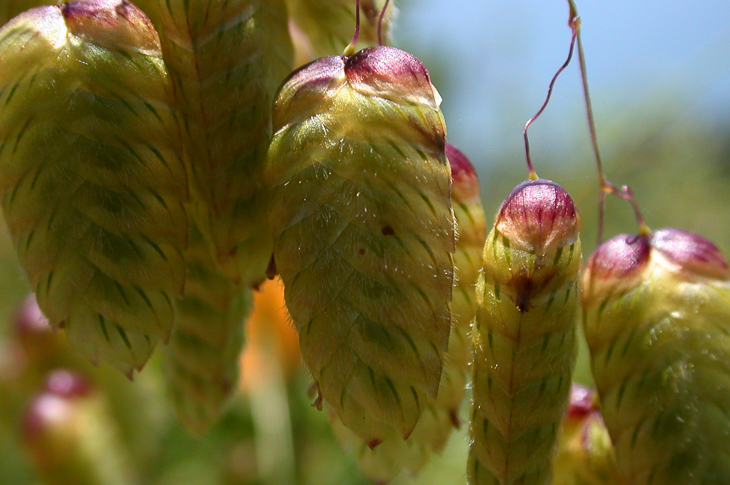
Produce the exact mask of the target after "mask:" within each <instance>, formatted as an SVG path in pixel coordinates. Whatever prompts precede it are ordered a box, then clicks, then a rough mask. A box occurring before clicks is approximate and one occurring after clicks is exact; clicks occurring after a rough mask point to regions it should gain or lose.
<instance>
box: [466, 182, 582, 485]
mask: <svg viewBox="0 0 730 485" xmlns="http://www.w3.org/2000/svg"><path fill="white" fill-rule="evenodd" d="M579 226H580V223H579V217H578V212H577V210H576V209H575V206H574V205H573V201H572V199H571V198H570V196H569V195H568V193H567V192H565V190H563V189H562V188H561V187H560V186H559V185H557V184H554V183H552V182H549V181H547V180H541V179H538V180H531V181H528V182H524V183H523V184H521V185H519V186H517V188H515V189H514V190H513V191H512V193H511V194H510V196H509V197H508V198H507V200H506V201H505V202H504V203H503V204H502V208H501V209H500V211H499V213H498V215H497V218H496V221H495V223H494V228H493V229H492V232H491V233H490V234H489V235H488V236H487V243H486V245H485V247H484V255H483V258H484V267H483V269H482V274H481V276H480V277H479V283H478V285H477V313H476V319H475V323H474V329H473V342H474V364H473V384H472V388H473V409H472V420H471V438H472V442H471V448H470V453H469V465H468V476H469V483H471V484H473V485H481V484H493V483H494V484H501V485H508V484H518V483H520V484H546V483H549V481H550V459H551V457H552V455H553V452H554V449H555V443H556V437H557V432H558V429H559V427H560V423H561V422H562V417H563V412H564V411H565V408H566V406H567V404H568V394H569V391H570V378H571V373H572V370H573V364H574V362H575V351H576V339H575V330H576V324H577V319H576V318H577V315H578V313H577V310H578V271H579V269H580V261H581V252H580V239H579V235H578V230H579Z"/></svg>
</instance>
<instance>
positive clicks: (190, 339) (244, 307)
mask: <svg viewBox="0 0 730 485" xmlns="http://www.w3.org/2000/svg"><path fill="white" fill-rule="evenodd" d="M185 260H186V262H187V268H188V277H187V281H186V283H185V296H184V297H183V299H182V300H180V301H178V304H177V308H178V321H177V325H176V327H175V331H174V332H173V334H172V337H171V338H170V343H169V344H168V346H167V347H166V348H165V365H166V370H167V376H168V379H169V385H170V388H171V392H172V397H173V402H174V404H175V407H176V410H177V414H178V416H179V417H180V420H181V421H182V422H183V423H185V425H186V426H187V427H188V428H189V429H190V430H191V431H193V432H194V433H195V434H197V435H202V434H203V433H205V431H207V430H208V428H209V427H210V426H211V425H213V424H214V423H215V422H216V420H217V419H218V418H219V417H220V415H221V413H222V411H223V408H224V406H225V404H226V403H227V402H228V399H229V398H230V397H231V396H232V394H233V392H234V390H235V389H236V384H237V382H238V369H239V354H240V352H241V348H242V347H243V341H244V326H243V321H244V319H245V318H246V316H247V315H248V313H249V311H250V310H251V303H252V302H251V292H252V290H251V289H250V288H241V287H239V286H237V285H235V284H234V283H233V282H231V281H230V280H229V279H228V278H226V277H225V276H224V275H223V274H222V273H221V271H220V270H219V269H218V267H217V265H216V264H215V262H214V261H213V260H212V257H211V255H210V252H209V250H208V247H207V245H206V243H205V241H204V240H203V236H202V235H201V234H200V232H199V231H198V229H197V227H195V225H194V224H191V230H190V245H189V248H188V250H187V251H186V252H185Z"/></svg>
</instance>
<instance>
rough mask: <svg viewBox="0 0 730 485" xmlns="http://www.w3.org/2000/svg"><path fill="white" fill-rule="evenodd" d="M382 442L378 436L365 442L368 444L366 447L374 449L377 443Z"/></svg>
mask: <svg viewBox="0 0 730 485" xmlns="http://www.w3.org/2000/svg"><path fill="white" fill-rule="evenodd" d="M404 439H405V438H404ZM382 442H383V440H381V439H380V438H374V439H372V440H370V441H367V442H366V443H365V444H367V445H368V448H370V449H371V450H374V449H375V447H376V446H378V445H379V444H381V443H382Z"/></svg>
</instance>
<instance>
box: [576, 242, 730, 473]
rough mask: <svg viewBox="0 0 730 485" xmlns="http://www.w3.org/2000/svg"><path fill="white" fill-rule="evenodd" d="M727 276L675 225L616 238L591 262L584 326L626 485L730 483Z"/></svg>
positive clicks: (719, 260) (719, 259)
mask: <svg viewBox="0 0 730 485" xmlns="http://www.w3.org/2000/svg"><path fill="white" fill-rule="evenodd" d="M728 276H729V274H728V264H727V261H726V259H725V257H724V256H723V255H722V253H721V252H720V251H719V250H718V249H717V248H716V247H715V246H714V245H713V244H712V243H711V242H709V241H707V240H706V239H704V238H702V237H700V236H698V235H696V234H692V233H688V232H686V231H681V230H678V229H663V230H660V231H657V232H655V233H654V234H653V235H642V236H634V235H626V234H624V235H620V236H616V237H614V238H612V239H610V240H609V241H606V242H605V243H604V244H602V245H601V246H600V247H599V248H598V249H597V250H596V251H595V252H594V254H593V255H592V256H591V258H590V260H589V261H588V263H587V265H586V270H585V273H584V276H583V286H584V294H583V298H582V301H583V311H584V318H583V324H584V328H585V334H586V339H587V340H588V345H589V347H590V350H591V361H592V368H593V375H594V378H595V380H596V385H597V387H598V392H599V395H600V397H601V408H602V411H603V417H604V420H605V422H606V426H607V428H608V431H609V432H610V434H611V438H612V440H613V443H614V446H615V448H616V458H617V462H618V465H619V468H620V470H621V472H622V474H623V477H624V481H623V482H622V483H627V484H631V485H639V484H641V485H645V484H654V485H665V484H677V485H679V484H683V485H693V484H710V483H713V484H715V483H717V484H719V483H728V482H730V419H728V416H729V415H730V414H729V412H730V407H729V405H728V403H730V379H728V376H730V285H729V284H728Z"/></svg>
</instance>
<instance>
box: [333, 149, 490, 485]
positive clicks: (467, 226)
mask: <svg viewBox="0 0 730 485" xmlns="http://www.w3.org/2000/svg"><path fill="white" fill-rule="evenodd" d="M445 151H446V155H447V158H448V160H449V164H450V166H451V174H452V185H451V202H452V206H453V209H454V216H455V217H454V219H455V221H456V227H457V233H458V236H457V239H456V248H455V252H454V292H453V300H452V303H451V314H452V322H451V335H450V336H449V350H448V352H447V354H446V357H445V359H444V360H445V362H444V371H443V374H442V377H441V385H440V387H439V394H438V396H437V397H436V399H433V398H431V397H430V396H427V397H426V399H427V401H426V405H425V410H424V412H423V415H422V416H421V418H420V420H419V421H418V424H417V425H416V428H415V429H414V430H413V433H411V435H410V436H409V437H408V439H407V440H403V439H402V438H401V437H400V436H399V435H398V433H397V432H396V431H395V429H392V430H391V432H390V433H389V435H388V436H386V437H385V438H384V440H383V443H381V444H379V445H378V446H377V447H375V448H372V449H371V448H370V447H369V446H367V444H366V443H364V442H363V441H362V439H361V438H360V437H358V436H357V435H356V434H355V433H353V432H352V431H350V430H349V429H347V428H346V427H345V426H344V425H343V424H342V421H341V420H340V419H339V417H337V415H335V414H334V413H329V417H330V421H331V422H332V426H333V428H334V431H335V434H336V435H337V437H338V439H339V440H340V442H342V444H343V446H345V447H346V448H352V449H353V450H354V457H355V460H356V461H357V464H358V466H359V467H360V469H361V470H362V471H363V472H364V473H365V474H366V475H367V476H368V477H370V478H371V479H374V480H376V481H381V482H387V481H390V480H392V479H393V478H394V477H395V476H396V475H397V474H398V473H400V472H401V471H402V470H407V471H408V472H409V473H410V474H412V475H415V474H416V473H417V472H418V471H419V470H420V469H421V468H422V467H423V466H424V465H425V464H426V463H427V462H428V459H429V458H430V456H431V453H432V452H434V451H436V452H438V451H441V449H442V448H443V447H444V445H445V444H446V441H447V440H448V438H449V435H450V433H451V430H452V429H454V427H455V426H456V427H458V426H460V418H459V409H460V407H461V403H462V400H463V399H464V394H465V393H466V385H467V381H468V377H469V363H470V362H471V358H472V357H471V355H472V352H471V340H470V338H469V331H470V328H471V321H472V319H473V318H474V313H475V311H476V298H475V286H476V282H477V276H478V274H479V270H480V269H481V254H482V249H483V247H484V239H485V237H486V223H485V220H484V210H483V209H482V203H481V200H480V193H479V192H480V189H479V179H478V178H477V175H476V172H475V171H474V167H473V166H472V164H471V162H470V161H469V160H468V159H467V158H466V156H465V155H464V154H463V153H461V152H460V151H459V150H458V149H457V148H456V147H454V146H453V145H451V144H450V143H447V144H446V150H445Z"/></svg>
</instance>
